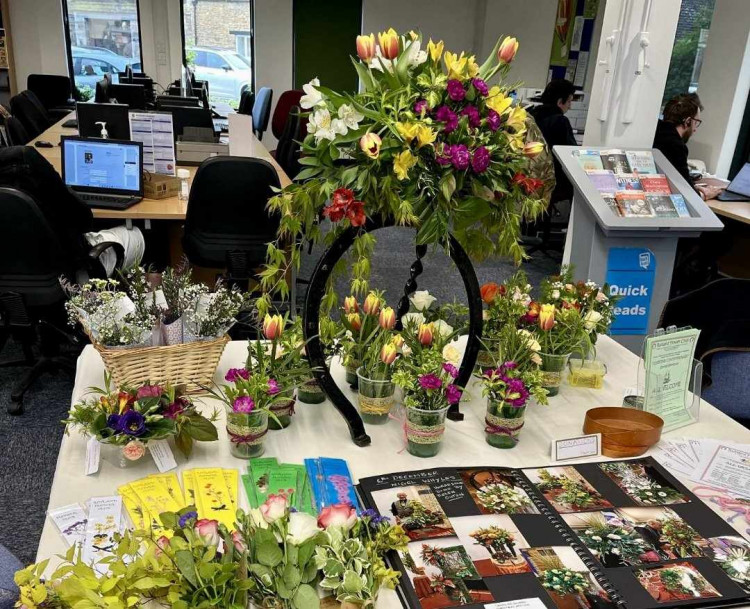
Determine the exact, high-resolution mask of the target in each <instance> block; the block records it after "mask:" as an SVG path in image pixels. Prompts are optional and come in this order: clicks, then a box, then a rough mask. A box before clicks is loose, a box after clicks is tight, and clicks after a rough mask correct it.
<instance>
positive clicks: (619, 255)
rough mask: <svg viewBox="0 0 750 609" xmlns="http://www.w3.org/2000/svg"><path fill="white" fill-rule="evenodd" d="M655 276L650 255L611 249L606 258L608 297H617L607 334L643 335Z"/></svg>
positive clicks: (639, 250) (631, 249)
mask: <svg viewBox="0 0 750 609" xmlns="http://www.w3.org/2000/svg"><path fill="white" fill-rule="evenodd" d="M655 274H656V258H655V257H654V254H653V252H651V250H649V249H646V248H640V247H613V248H611V249H610V250H609V256H608V258H607V280H606V281H607V283H608V284H609V296H617V297H619V300H618V301H617V305H616V306H615V309H614V313H615V317H614V321H613V322H612V327H611V329H610V333H611V334H613V335H617V334H645V333H646V332H647V331H648V315H649V312H650V310H651V294H652V292H653V288H654V275H655Z"/></svg>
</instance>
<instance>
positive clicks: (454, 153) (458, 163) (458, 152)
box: [451, 144, 471, 169]
mask: <svg viewBox="0 0 750 609" xmlns="http://www.w3.org/2000/svg"><path fill="white" fill-rule="evenodd" d="M451 162H452V163H453V166H454V167H455V168H456V169H466V168H467V167H468V166H469V163H470V162H471V155H470V154H469V149H468V148H467V147H466V146H465V145H464V144H456V145H455V146H453V147H452V148H451Z"/></svg>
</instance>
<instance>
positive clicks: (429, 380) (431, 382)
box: [419, 374, 443, 391]
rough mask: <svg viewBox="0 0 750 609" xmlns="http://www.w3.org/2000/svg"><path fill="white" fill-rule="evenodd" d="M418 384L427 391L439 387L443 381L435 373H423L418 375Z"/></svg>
mask: <svg viewBox="0 0 750 609" xmlns="http://www.w3.org/2000/svg"><path fill="white" fill-rule="evenodd" d="M419 386H420V387H421V388H422V389H426V390H427V391H430V390H432V389H440V388H441V387H442V386H443V381H441V380H440V377H439V376H437V375H436V374H423V375H422V376H420V377H419Z"/></svg>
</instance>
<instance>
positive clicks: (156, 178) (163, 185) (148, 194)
mask: <svg viewBox="0 0 750 609" xmlns="http://www.w3.org/2000/svg"><path fill="white" fill-rule="evenodd" d="M179 192H180V180H179V179H178V178H176V177H174V176H165V175H162V174H159V173H144V174H143V196H144V198H146V199H169V198H171V197H176V196H177V195H178V193H179Z"/></svg>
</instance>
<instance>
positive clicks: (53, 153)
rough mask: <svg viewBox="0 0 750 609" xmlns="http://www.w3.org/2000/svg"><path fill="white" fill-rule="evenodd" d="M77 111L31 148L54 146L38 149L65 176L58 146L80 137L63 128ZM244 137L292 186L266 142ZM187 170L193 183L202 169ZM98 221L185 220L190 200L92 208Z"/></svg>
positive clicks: (253, 152)
mask: <svg viewBox="0 0 750 609" xmlns="http://www.w3.org/2000/svg"><path fill="white" fill-rule="evenodd" d="M75 117H76V114H75V111H74V112H71V113H70V114H69V115H68V116H66V117H65V118H63V119H61V120H60V121H58V122H57V123H55V124H54V125H52V126H51V127H50V128H49V129H47V130H46V131H44V132H43V133H42V134H41V135H39V137H37V138H35V139H34V140H32V141H31V142H29V144H28V145H29V146H33V145H34V144H35V142H37V141H47V142H50V143H51V144H53V145H54V147H53V148H37V150H38V151H39V153H40V154H41V155H42V156H43V157H44V158H45V159H47V160H48V161H49V162H50V164H51V165H52V166H53V167H54V168H55V170H56V171H57V172H58V173H61V168H60V163H61V156H62V151H61V149H60V146H58V144H59V143H60V137H61V136H63V135H77V134H78V130H77V129H69V128H65V127H63V126H62V124H63V123H64V122H65V121H67V120H70V119H75ZM242 137H246V138H248V142H245V144H246V145H245V149H246V150H248V151H249V154H250V156H252V157H256V158H259V159H263V160H265V161H268V162H269V163H271V165H273V166H274V168H275V169H276V173H277V174H278V175H279V182H280V183H281V187H282V188H283V187H285V186H288V185H289V184H291V182H292V181H291V180H290V179H289V176H287V175H286V173H284V170H283V169H281V167H280V166H279V164H278V163H277V162H276V159H274V158H273V157H272V156H271V153H270V152H268V149H267V148H266V147H265V146H264V145H263V143H262V142H261V141H260V140H259V139H258V138H257V137H256V136H255V134H254V133H253V132H252V131H248V132H247V133H243V134H242ZM180 167H185V168H186V169H188V170H189V171H190V183H191V184H192V182H193V177H194V176H195V172H196V170H197V169H198V168H197V167H192V166H182V165H181V166H180ZM92 212H93V214H94V218H108V219H119V220H176V221H181V220H184V219H185V214H186V212H187V201H180V200H179V199H178V198H177V197H170V198H168V199H159V200H156V199H143V200H142V201H141V202H139V203H136V204H135V205H133V206H132V207H129V208H128V209H123V210H118V209H101V208H96V207H95V208H92Z"/></svg>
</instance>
